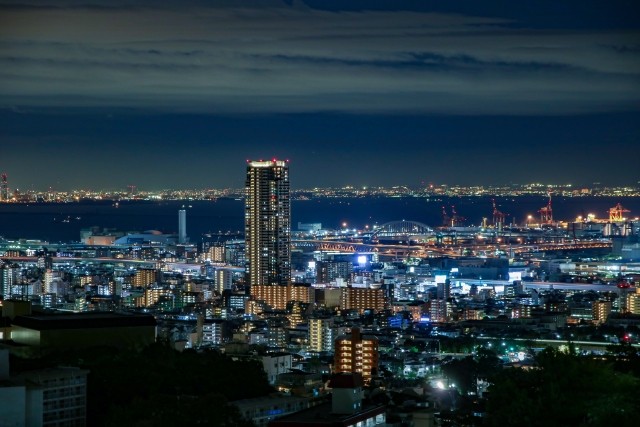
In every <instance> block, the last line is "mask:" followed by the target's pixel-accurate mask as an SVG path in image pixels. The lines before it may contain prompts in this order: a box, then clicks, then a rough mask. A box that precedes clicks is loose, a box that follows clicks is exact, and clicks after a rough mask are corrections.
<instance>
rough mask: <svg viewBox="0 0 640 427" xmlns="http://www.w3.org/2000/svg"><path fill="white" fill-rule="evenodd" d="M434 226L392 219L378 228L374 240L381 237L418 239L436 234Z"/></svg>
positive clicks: (374, 233)
mask: <svg viewBox="0 0 640 427" xmlns="http://www.w3.org/2000/svg"><path fill="white" fill-rule="evenodd" d="M435 234H436V233H435V231H434V230H433V228H431V227H429V226H428V225H426V224H423V223H421V222H417V221H405V220H402V221H391V222H387V223H385V224H382V225H381V226H380V227H378V228H376V229H375V231H374V232H373V234H372V235H371V238H372V240H374V239H380V238H393V239H406V240H412V239H413V240H416V238H419V239H425V238H430V237H433V236H435Z"/></svg>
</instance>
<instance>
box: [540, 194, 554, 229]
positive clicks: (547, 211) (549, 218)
mask: <svg viewBox="0 0 640 427" xmlns="http://www.w3.org/2000/svg"><path fill="white" fill-rule="evenodd" d="M548 194H549V201H548V202H547V206H543V207H541V208H540V210H539V211H538V212H539V213H540V224H553V209H552V208H551V191H549V193H548Z"/></svg>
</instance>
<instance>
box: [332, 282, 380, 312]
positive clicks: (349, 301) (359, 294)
mask: <svg viewBox="0 0 640 427" xmlns="http://www.w3.org/2000/svg"><path fill="white" fill-rule="evenodd" d="M340 308H342V309H343V310H358V311H359V312H360V313H362V312H364V311H365V310H371V309H372V310H375V311H382V310H385V309H386V308H387V299H386V298H385V296H384V290H382V289H375V288H353V287H348V288H343V289H342V295H341V301H340Z"/></svg>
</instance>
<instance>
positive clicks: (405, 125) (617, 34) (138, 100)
mask: <svg viewBox="0 0 640 427" xmlns="http://www.w3.org/2000/svg"><path fill="white" fill-rule="evenodd" d="M158 4H161V6H158ZM240 5H242V7H240ZM639 8H640V6H637V0H629V1H625V0H613V1H612V0H608V1H584V0H583V1H573V0H566V1H557V0H556V1H549V0H530V1H525V0H522V1H514V0H503V1H489V0H485V1H478V0H467V1H456V0H447V1H427V0H416V1H400V0H392V1H375V0H367V1H364V0H363V1H348V0H342V1H330V0H307V1H304V2H302V1H293V2H292V1H244V2H243V1H239V0H238V1H232V0H229V1H204V0H202V1H199V0H171V1H162V2H159V1H151V0H149V1H136V2H134V1H120V0H102V1H99V0H79V1H73V0H68V1H38V0H33V1H21V0H14V1H3V0H0V171H4V172H7V174H8V175H9V181H10V186H11V187H12V188H15V187H18V188H20V189H21V190H23V189H24V190H28V189H46V188H47V187H50V186H51V187H53V188H55V189H59V190H66V189H72V188H91V189H96V190H98V189H123V188H124V187H125V186H126V185H128V184H135V185H137V186H138V188H140V189H147V190H154V189H163V188H212V187H217V188H221V187H236V188H238V187H241V186H242V185H243V180H244V167H245V160H246V159H260V158H272V157H278V158H283V159H289V160H290V161H291V163H290V168H291V180H292V187H293V188H309V187H315V186H319V187H321V186H343V185H349V184H350V185H356V186H364V185H369V186H374V185H384V186H392V185H409V186H412V187H417V186H419V185H421V183H428V182H433V183H436V184H440V183H447V184H450V185H451V184H508V183H526V182H542V183H574V184H587V185H588V184H590V183H593V182H601V183H603V184H611V185H621V184H622V185H625V184H628V185H636V184H637V182H638V181H640V19H638V18H640V13H639V10H638V9H639Z"/></svg>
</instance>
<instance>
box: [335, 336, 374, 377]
mask: <svg viewBox="0 0 640 427" xmlns="http://www.w3.org/2000/svg"><path fill="white" fill-rule="evenodd" d="M333 371H334V373H336V374H339V373H342V372H347V373H358V374H360V375H362V378H363V380H364V382H365V383H368V382H369V381H371V377H372V376H374V375H376V373H377V371H378V339H377V338H376V337H374V336H369V335H362V334H361V333H360V329H359V328H353V329H352V330H351V333H350V334H346V335H341V336H339V337H338V338H337V339H336V341H335V354H334V361H333Z"/></svg>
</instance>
